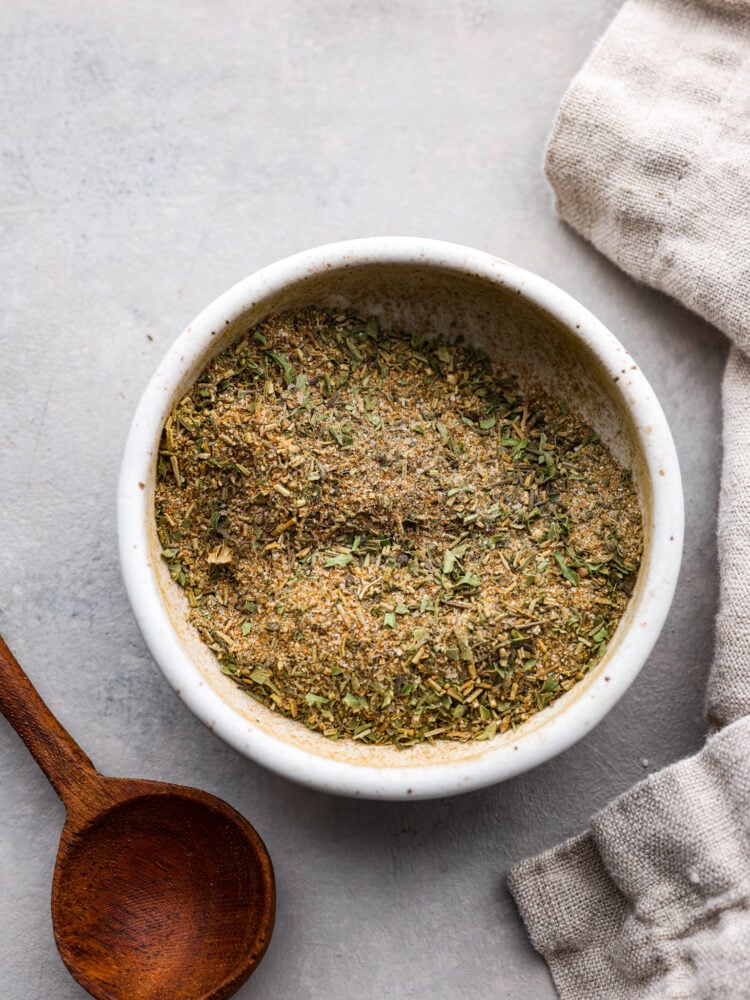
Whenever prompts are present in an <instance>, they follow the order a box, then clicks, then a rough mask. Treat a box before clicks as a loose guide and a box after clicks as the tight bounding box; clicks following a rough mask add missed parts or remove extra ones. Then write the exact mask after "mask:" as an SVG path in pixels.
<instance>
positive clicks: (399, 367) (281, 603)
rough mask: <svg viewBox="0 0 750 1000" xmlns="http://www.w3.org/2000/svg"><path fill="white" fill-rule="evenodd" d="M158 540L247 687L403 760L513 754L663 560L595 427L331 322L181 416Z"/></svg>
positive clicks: (249, 366) (265, 338)
mask: <svg viewBox="0 0 750 1000" xmlns="http://www.w3.org/2000/svg"><path fill="white" fill-rule="evenodd" d="M571 402H572V401H571ZM156 519H157V528H158V533H159V538H160V541H161V543H162V546H163V557H164V559H165V560H166V561H167V563H168V564H169V568H170V572H171V574H172V577H173V578H174V579H175V580H176V581H177V582H178V583H179V584H180V586H182V587H183V588H184V589H185V592H186V595H187V599H188V602H189V605H190V611H189V619H190V621H191V622H192V624H193V625H194V626H195V628H196V629H197V630H198V632H199V634H200V636H201V638H202V639H203V641H204V642H205V643H206V644H207V645H208V647H209V648H210V649H212V650H213V651H214V653H215V654H216V656H217V658H218V660H219V662H220V664H221V668H222V670H223V671H224V673H226V674H229V675H230V676H232V677H233V678H234V680H235V681H236V682H237V683H238V684H239V685H241V686H242V687H243V688H244V689H245V690H246V691H247V692H248V693H249V694H251V695H252V696H253V697H254V698H256V699H258V700H259V701H261V702H263V704H265V705H267V706H268V707H269V708H271V709H273V710H276V711H279V712H282V713H283V714H284V715H286V716H289V717H290V718H292V719H297V720H299V721H300V722H302V723H304V724H305V725H306V726H308V727H309V728H310V729H312V730H317V731H318V732H321V733H322V734H323V735H324V736H327V737H330V738H332V739H335V738H341V737H349V738H353V739H355V740H360V741H363V742H366V743H392V744H395V745H397V746H402V747H405V746H412V745H414V744H416V743H420V742H422V741H424V740H433V739H444V740H445V739H447V740H471V739H477V740H482V739H484V740H486V739H491V738H492V737H494V736H495V734H496V733H497V732H504V731H505V730H507V729H508V728H509V727H515V726H517V725H518V724H520V723H522V722H524V721H525V720H526V719H528V718H529V716H531V715H532V714H533V713H535V712H537V711H539V710H541V709H543V708H545V706H547V705H548V704H549V703H550V702H552V701H554V699H555V698H557V697H558V696H559V695H560V694H562V693H563V692H564V691H567V690H568V689H569V688H570V687H571V686H572V685H574V684H575V683H576V681H578V680H580V679H582V678H583V677H584V675H585V673H586V671H588V670H589V669H590V668H591V666H592V665H593V664H594V663H596V662H597V660H598V659H599V658H600V657H601V656H602V654H603V652H604V650H605V648H606V645H607V641H608V640H609V639H610V638H611V636H612V635H613V633H614V631H615V628H616V626H617V623H618V621H619V620H620V618H621V616H622V614H623V611H624V610H625V607H626V605H627V602H628V599H629V595H630V593H631V592H632V588H633V585H634V583H635V579H636V573H637V569H638V564H639V559H640V554H641V547H642V528H641V516H640V511H639V507H638V502H637V498H636V494H635V490H634V488H633V484H632V482H631V476H630V473H629V472H628V471H627V470H625V469H623V468H622V467H621V466H619V465H618V464H617V462H616V461H615V460H614V458H613V457H612V456H611V455H610V453H609V451H608V450H607V448H606V447H605V446H604V445H603V444H602V442H601V441H599V439H598V437H597V436H596V434H594V432H593V431H592V430H591V429H590V428H589V427H587V426H586V425H585V424H584V423H582V422H581V420H580V419H579V418H578V417H577V416H576V415H575V412H574V409H573V408H572V407H571V408H569V407H568V406H567V405H566V404H565V403H563V402H562V401H560V400H552V399H550V398H548V397H546V396H544V395H543V394H541V393H535V394H533V395H531V394H530V395H527V396H524V395H522V394H521V392H520V391H519V388H518V385H517V383H516V380H515V379H514V378H513V377H511V376H509V375H506V374H504V373H498V372H495V373H493V371H492V367H491V365H490V363H489V360H488V359H487V358H486V357H485V356H483V355H482V354H481V353H479V352H477V351H475V350H473V349H471V348H469V347H467V346H465V345H463V344H461V343H446V342H444V341H442V340H439V339H435V340H428V339H425V338H424V337H422V336H417V335H409V334H405V333H401V332H398V331H393V330H387V331H386V330H381V329H380V327H379V323H378V320H377V319H376V318H370V319H362V318H360V317H358V316H356V315H353V314H351V313H343V312H342V313H337V312H332V311H329V310H323V309H319V308H309V309H305V310H303V311H301V312H295V313H287V314H284V315H281V316H277V317H274V318H272V319H269V320H268V321H266V322H264V323H262V324H260V325H259V326H257V327H255V328H253V329H252V330H250V331H249V332H248V333H247V334H246V336H244V337H243V338H242V339H241V340H240V341H239V342H237V343H236V344H235V345H234V346H233V347H232V348H231V349H230V350H228V351H226V352H225V353H223V354H221V355H219V356H218V357H216V358H215V359H214V360H213V361H212V362H211V363H210V364H209V365H208V367H207V368H206V369H205V371H204V372H203V374H202V375H201V376H200V378H199V379H198V381H197V382H196V383H195V385H194V386H193V387H192V389H191V390H190V392H189V393H188V394H187V395H186V396H185V397H184V398H183V399H182V400H181V401H180V403H179V404H178V405H177V406H176V407H175V409H174V410H173V412H172V413H171V415H170V416H169V418H168V420H167V422H166V425H165V429H164V433H163V438H162V443H161V451H160V455H159V461H158V482H157V489H156Z"/></svg>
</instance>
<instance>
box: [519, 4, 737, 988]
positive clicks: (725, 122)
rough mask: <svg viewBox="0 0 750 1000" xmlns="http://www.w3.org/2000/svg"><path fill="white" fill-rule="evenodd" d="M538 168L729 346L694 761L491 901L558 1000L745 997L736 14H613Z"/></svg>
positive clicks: (560, 198) (707, 7)
mask: <svg viewBox="0 0 750 1000" xmlns="http://www.w3.org/2000/svg"><path fill="white" fill-rule="evenodd" d="M546 170H547V176H548V178H549V180H550V183H551V184H552V187H553V188H554V191H555V194H556V198H557V210H558V212H559V213H560V215H561V216H562V218H563V219H565V220H566V221H567V222H568V223H569V224H570V225H571V226H573V228H575V229H576V230H577V231H578V232H579V233H581V234H582V235H583V236H584V237H586V239H588V240H590V241H591V242H592V243H593V244H594V245H595V246H596V247H597V248H598V249H599V250H600V251H601V252H602V253H604V254H606V256H607V257H609V258H610V259H611V260H613V261H614V262H615V263H616V264H618V265H619V266H620V267H621V268H622V269H623V270H624V271H626V272H627V273H628V274H630V275H631V276H632V277H634V278H635V279H637V280H638V281H641V282H643V283H644V284H647V285H650V286H652V287H654V288H658V289H661V290H662V291H665V292H667V293H669V294H670V295H672V296H674V297H675V298H677V299H679V300H680V301H681V302H682V303H684V305H686V306H688V307H689V308H690V309H692V310H694V311H695V312H697V313H699V314H700V315H702V316H703V317H705V318H706V319H707V320H709V321H710V322H711V323H713V324H714V325H716V326H717V327H718V328H719V329H721V330H722V331H723V332H724V333H725V334H726V335H727V336H728V337H729V338H730V339H731V341H732V347H731V350H730V354H729V360H728V363H727V369H726V372H725V375H724V383H723V411H724V428H723V440H724V459H723V470H722V487H721V498H720V506H719V528H718V543H719V563H720V577H721V593H720V604H719V614H718V619H717V623H716V651H715V660H714V664H713V667H712V670H711V675H710V679H709V685H708V692H707V698H706V711H707V719H708V723H709V727H710V731H711V735H710V736H709V738H708V740H707V742H706V745H705V746H704V748H703V749H702V750H701V751H700V752H699V753H698V754H697V755H696V756H694V757H691V758H689V759H687V760H684V761H681V762H679V763H677V764H675V765H672V766H671V767H669V768H666V769H665V770H663V771H661V772H660V773H658V774H655V775H653V776H651V777H650V778H649V779H647V780H646V781H645V782H642V783H641V784H640V785H637V786H636V787H635V788H633V789H631V790H630V791H629V792H628V793H626V794H625V795H624V796H621V797H620V798H619V799H617V800H616V801H615V802H614V803H612V804H611V805H610V806H608V807H607V808H606V809H604V810H603V811H602V812H601V813H599V815H597V816H596V817H595V818H594V820H593V822H592V824H591V828H590V830H589V831H588V832H586V833H584V834H582V835H581V836H579V837H576V838H573V839H572V840H569V841H567V842H566V843H564V844H562V845H561V846H559V847H557V848H554V849H552V850H551V851H548V852H546V853H545V854H542V855H540V856H539V857H537V858H533V859H530V860H527V861H524V862H522V863H521V864H519V865H517V866H516V867H515V868H514V870H513V871H512V873H511V876H510V880H509V883H510V888H511V891H512V893H513V894H514V896H515V899H516V902H517V904H518V906H519V909H520V911H521V914H522V916H523V919H524V921H525V922H526V925H527V928H528V930H529V934H530V936H531V940H532V942H533V944H534V946H535V947H536V948H537V950H538V951H540V952H541V954H542V955H543V956H544V957H545V959H546V960H547V962H548V964H549V966H550V969H551V971H552V975H553V977H554V979H555V982H556V985H557V987H558V990H559V992H560V995H561V996H562V997H563V998H564V1000H574V998H575V1000H578V998H580V1000H595V998H602V1000H604V998H607V1000H609V998H612V1000H631V998H632V1000H635V998H638V1000H642V998H649V1000H650V998H654V1000H655V998H659V1000H665V998H681V1000H711V998H717V1000H718V998H722V1000H724V998H743V997H749V998H750V0H628V2H627V3H626V4H625V6H624V7H623V8H622V9H621V11H620V13H619V14H618V16H617V17H616V18H615V20H614V22H613V23H612V25H611V26H610V28H609V29H608V31H607V33H606V34H605V36H604V38H603V39H602V40H601V42H600V43H599V45H598V46H597V48H596V49H595V51H594V53H593V55H592V56H591V58H590V59H589V61H588V62H587V63H586V65H585V66H584V68H583V69H582V71H581V72H580V74H579V75H578V76H577V77H576V79H575V80H574V81H573V83H572V85H571V87H570V89H569V91H568V93H567V94H566V95H565V98H564V100H563V103H562V106H561V108H560V111H559V114H558V118H557V121H556V123H555V126H554V129H553V133H552V136H551V138H550V141H549V144H548V148H547V156H546Z"/></svg>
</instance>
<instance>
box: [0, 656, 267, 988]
mask: <svg viewBox="0 0 750 1000" xmlns="http://www.w3.org/2000/svg"><path fill="white" fill-rule="evenodd" d="M0 710H2V712H3V713H4V714H5V716H6V717H7V718H8V720H9V722H10V723H11V724H12V725H13V726H14V728H15V729H16V731H17V732H18V734H19V736H21V738H22V739H23V740H24V742H25V743H26V745H27V746H28V748H29V750H31V752H32V754H33V755H34V757H35V759H36V760H37V762H38V763H39V765H40V766H41V767H42V769H43V770H44V772H45V774H46V775H47V777H48V778H49V779H50V781H51V783H52V785H53V786H54V788H55V791H57V793H58V795H60V797H61V799H62V800H63V802H64V803H65V806H66V808H67V812H68V816H67V820H66V823H65V826H64V828H63V832H62V836H61V839H60V848H59V851H58V854H57V864H56V866H55V874H54V879H53V884H52V923H53V927H54V933H55V941H56V942H57V947H58V949H59V951H60V955H61V956H62V959H63V961H64V962H65V964H66V966H67V967H68V970H69V971H70V973H71V975H72V976H73V977H74V978H75V979H76V980H77V981H78V982H79V983H80V984H81V986H83V987H84V989H86V990H88V992H89V993H90V994H91V995H92V996H94V997H97V998H99V1000H223V998H225V997H229V996H231V995H232V994H233V993H234V992H235V991H236V990H237V989H238V988H239V987H240V986H241V985H242V983H243V982H244V981H245V980H246V979H247V978H248V976H249V975H250V974H251V972H252V971H253V970H254V969H255V967H256V966H257V964H258V962H260V960H261V958H262V957H263V954H264V953H265V950H266V948H267V946H268V943H269V941H270V938H271V933H272V930H273V922H274V915H275V888H274V876H273V868H272V865H271V859H270V858H269V856H268V852H267V851H266V848H265V846H264V844H263V842H262V840H261V839H260V837H259V836H258V834H257V833H256V832H255V830H254V829H253V827H252V826H251V825H250V823H248V822H247V820H246V819H244V818H243V817H242V816H241V815H240V814H239V813H238V812H237V811H236V810H234V809H233V808H232V807H231V806H230V805H228V804H227V803H226V802H223V801H222V800H221V799H218V798H216V797H215V796H213V795H209V794H207V793H206V792H202V791H198V790H197V789H194V788H185V787H183V786H181V785H170V784H166V783H163V782H156V781H141V780H137V779H134V780H127V779H122V778H107V777H104V776H103V775H101V774H99V772H98V771H96V770H95V768H94V766H93V764H92V763H91V761H89V759H88V758H87V757H86V755H85V754H84V753H83V751H82V750H81V749H80V747H78V746H77V744H76V743H75V742H74V741H73V739H72V738H71V737H70V736H69V735H68V733H67V732H66V731H65V730H64V729H63V728H62V726H61V725H60V723H59V722H57V720H56V719H55V718H54V716H53V715H52V714H51V713H50V711H49V709H48V708H47V707H46V706H45V705H44V703H43V702H42V700H41V698H40V697H39V695H38V694H37V692H36V691H35V690H34V688H33V686H32V684H31V682H30V681H29V679H28V677H26V674H25V673H24V672H23V670H22V668H21V667H20V665H19V664H18V662H17V661H16V660H15V658H14V657H13V654H12V653H11V652H10V650H9V649H8V647H7V646H6V645H5V643H4V642H3V640H2V638H0Z"/></svg>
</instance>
